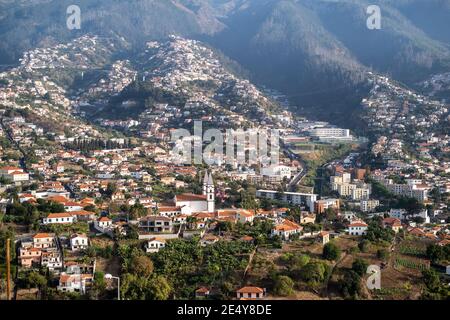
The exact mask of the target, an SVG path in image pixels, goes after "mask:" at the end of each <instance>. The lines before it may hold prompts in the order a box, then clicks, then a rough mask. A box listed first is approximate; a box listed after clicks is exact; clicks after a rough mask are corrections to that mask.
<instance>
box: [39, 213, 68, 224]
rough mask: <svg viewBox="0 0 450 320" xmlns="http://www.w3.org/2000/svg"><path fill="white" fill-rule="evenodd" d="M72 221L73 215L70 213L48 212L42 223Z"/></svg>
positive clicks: (66, 222)
mask: <svg viewBox="0 0 450 320" xmlns="http://www.w3.org/2000/svg"><path fill="white" fill-rule="evenodd" d="M73 222H74V217H73V216H72V215H71V214H70V213H66V212H62V213H50V214H49V215H48V216H47V218H44V219H43V220H42V223H43V224H70V223H73Z"/></svg>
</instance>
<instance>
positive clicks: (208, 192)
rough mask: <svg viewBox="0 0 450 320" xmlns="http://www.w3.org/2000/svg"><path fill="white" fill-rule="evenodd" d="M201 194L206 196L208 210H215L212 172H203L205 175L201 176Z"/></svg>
mask: <svg viewBox="0 0 450 320" xmlns="http://www.w3.org/2000/svg"><path fill="white" fill-rule="evenodd" d="M203 194H204V195H205V196H206V202H207V206H208V212H214V211H215V192H214V181H213V177H212V174H211V173H210V174H209V175H208V172H205V177H204V178H203Z"/></svg>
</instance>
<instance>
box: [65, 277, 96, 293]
mask: <svg viewBox="0 0 450 320" xmlns="http://www.w3.org/2000/svg"><path fill="white" fill-rule="evenodd" d="M92 281H93V277H92V275H90V274H67V273H65V272H63V273H61V275H60V276H59V285H58V287H57V289H58V291H63V292H80V293H86V288H87V287H88V285H89V284H91V283H92Z"/></svg>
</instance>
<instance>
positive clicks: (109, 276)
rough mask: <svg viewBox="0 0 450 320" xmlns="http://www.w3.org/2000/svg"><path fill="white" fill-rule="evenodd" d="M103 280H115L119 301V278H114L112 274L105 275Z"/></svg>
mask: <svg viewBox="0 0 450 320" xmlns="http://www.w3.org/2000/svg"><path fill="white" fill-rule="evenodd" d="M105 279H108V280H111V279H116V280H117V300H120V277H114V276H113V275H112V274H110V273H107V274H105Z"/></svg>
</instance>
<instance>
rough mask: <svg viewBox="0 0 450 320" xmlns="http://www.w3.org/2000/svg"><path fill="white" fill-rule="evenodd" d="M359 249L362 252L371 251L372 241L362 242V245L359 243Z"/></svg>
mask: <svg viewBox="0 0 450 320" xmlns="http://www.w3.org/2000/svg"><path fill="white" fill-rule="evenodd" d="M358 248H359V250H361V252H367V251H369V249H370V241H369V240H366V239H364V240H362V241H361V242H360V243H358Z"/></svg>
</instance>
